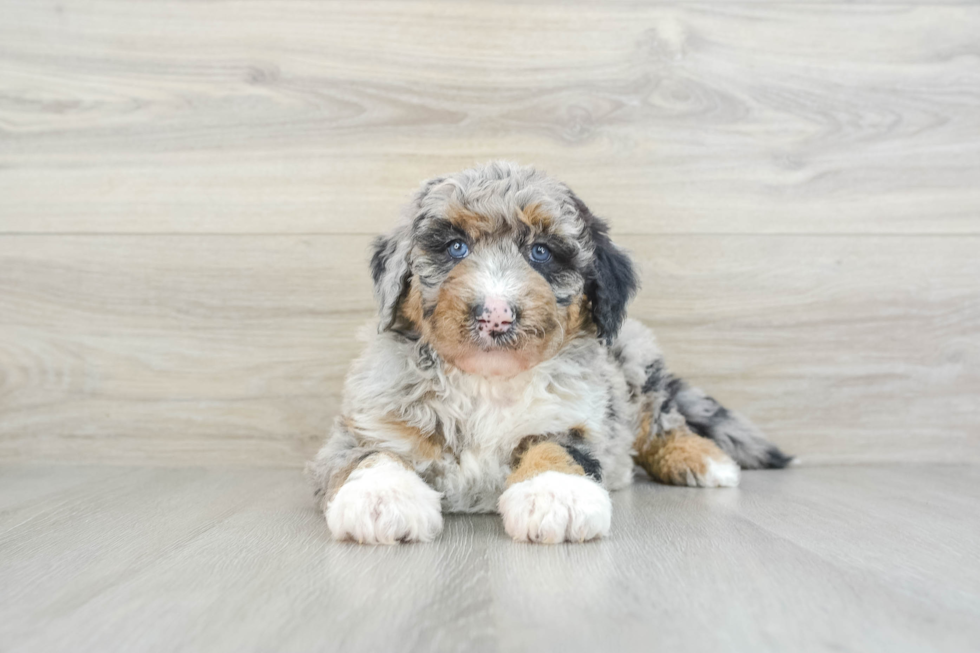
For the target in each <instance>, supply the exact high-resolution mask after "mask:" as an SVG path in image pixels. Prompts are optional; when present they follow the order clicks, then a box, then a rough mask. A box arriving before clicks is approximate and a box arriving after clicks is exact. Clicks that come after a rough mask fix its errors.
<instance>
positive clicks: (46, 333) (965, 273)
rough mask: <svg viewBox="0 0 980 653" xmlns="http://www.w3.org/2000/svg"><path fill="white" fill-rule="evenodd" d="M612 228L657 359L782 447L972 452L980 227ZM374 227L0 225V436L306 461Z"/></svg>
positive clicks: (346, 345)
mask: <svg viewBox="0 0 980 653" xmlns="http://www.w3.org/2000/svg"><path fill="white" fill-rule="evenodd" d="M626 242H627V244H628V245H629V246H630V247H631V248H632V249H633V250H634V252H635V254H636V256H637V261H638V264H639V266H640V269H641V271H642V278H643V284H644V289H643V290H642V291H641V293H640V295H639V297H638V298H637V300H636V301H635V302H634V304H633V307H632V309H631V315H633V316H634V317H637V318H640V319H642V320H644V321H645V322H647V323H648V324H650V325H651V326H653V328H654V330H655V331H656V333H657V334H658V336H659V338H660V340H661V344H662V345H663V347H664V349H665V351H666V353H667V357H668V363H669V364H670V366H671V367H672V369H673V370H674V371H676V372H677V373H679V374H681V375H683V376H685V377H687V378H689V379H690V380H692V381H693V382H695V383H696V384H698V385H700V386H702V387H704V388H705V389H707V390H708V391H710V392H711V393H712V394H713V395H715V396H716V397H717V398H718V399H719V400H721V401H722V402H724V403H726V404H728V405H730V406H732V407H736V408H738V409H739V410H742V411H743V412H745V413H746V414H747V415H749V416H751V417H752V419H754V420H755V421H756V422H758V423H759V424H760V425H761V426H762V427H763V429H764V430H766V431H767V432H768V433H769V435H770V436H771V437H772V439H773V440H775V441H776V442H777V443H779V444H780V445H781V446H782V447H784V448H785V449H786V450H787V451H789V452H791V453H794V454H797V455H799V456H801V457H803V458H804V459H805V460H806V461H808V462H810V463H822V462H862V461H867V462H874V461H878V462H880V461H888V460H892V461H899V460H905V461H948V462H956V461H964V460H972V461H980V429H978V424H980V406H978V404H977V401H976V397H977V396H978V393H980V337H978V333H980V286H978V283H977V279H978V278H980V257H977V256H976V252H977V250H978V247H980V239H978V238H976V237H962V238H958V239H948V238H940V237H913V236H888V237H877V236H876V237H871V236H867V237H853V236H826V237H819V238H817V237H812V236H779V237H776V236H738V237H735V236H707V235H705V236H644V237H632V238H629V239H627V240H626ZM368 243H369V238H367V237H362V236H277V237H269V236H209V237H194V236H154V237H144V236H116V237H108V236H77V237H48V236H20V237H7V238H0V269H2V270H4V274H3V275H2V276H0V413H2V415H3V419H2V420H0V457H3V458H6V459H17V460H30V459H35V458H40V459H49V460H67V461H80V460H87V461H114V462H118V463H125V462H129V463H134V462H152V463H156V464H166V463H191V464H195V463H204V464H208V463H210V464H271V465H298V464H300V463H301V462H302V461H303V460H305V459H307V458H308V457H309V456H310V455H312V453H313V452H314V451H315V450H316V448H317V446H318V444H319V443H320V441H321V440H322V438H323V437H324V435H325V434H326V432H327V430H328V428H329V424H330V423H331V420H332V417H333V416H334V415H335V414H336V412H337V411H338V409H339V402H340V396H341V391H342V383H343V375H344V373H345V372H346V369H347V366H348V364H349V362H350V360H352V358H353V357H354V356H355V355H356V354H357V353H358V351H359V350H360V348H361V346H362V345H361V343H359V342H358V341H357V339H356V335H357V332H358V330H359V329H361V328H368V329H370V325H369V323H370V321H371V319H372V316H373V314H374V305H373V300H372V294H371V287H370V279H369V275H368V271H367V256H368V251H367V250H368Z"/></svg>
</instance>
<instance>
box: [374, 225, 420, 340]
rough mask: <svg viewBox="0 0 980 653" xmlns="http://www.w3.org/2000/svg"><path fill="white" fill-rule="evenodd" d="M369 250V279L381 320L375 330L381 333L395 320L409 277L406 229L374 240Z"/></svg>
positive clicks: (408, 248) (408, 242) (403, 228)
mask: <svg viewBox="0 0 980 653" xmlns="http://www.w3.org/2000/svg"><path fill="white" fill-rule="evenodd" d="M371 249H372V254H371V278H372V279H374V297H375V299H377V301H378V314H379V316H380V318H381V320H380V322H379V324H378V330H379V331H385V330H387V329H389V328H391V325H392V323H393V322H394V321H395V312H396V309H397V308H398V302H399V300H400V299H401V297H402V295H403V294H404V293H405V290H406V288H407V287H408V280H409V278H410V276H411V269H410V267H409V253H410V251H411V239H410V236H409V230H408V229H407V228H406V227H405V226H403V225H399V226H398V227H396V228H395V229H394V230H393V231H392V232H391V233H388V234H386V235H384V236H378V237H377V238H375V240H374V243H373V244H372V245H371Z"/></svg>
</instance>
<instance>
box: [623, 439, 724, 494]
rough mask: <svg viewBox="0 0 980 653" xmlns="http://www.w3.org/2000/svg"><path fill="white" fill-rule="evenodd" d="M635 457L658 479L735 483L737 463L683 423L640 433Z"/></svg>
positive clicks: (708, 484)
mask: <svg viewBox="0 0 980 653" xmlns="http://www.w3.org/2000/svg"><path fill="white" fill-rule="evenodd" d="M634 458H635V460H636V462H637V463H639V464H640V466H641V467H643V469H645V470H646V472H647V473H648V474H649V475H650V476H651V477H653V479H654V480H657V481H660V482H661V483H667V484H669V485H690V486H692V487H735V486H737V485H738V480H739V467H738V463H736V462H735V461H734V460H732V458H731V457H730V456H729V455H728V454H726V453H725V452H724V451H722V450H721V449H719V448H718V445H716V444H715V443H714V442H712V441H711V440H709V439H707V438H703V437H701V436H699V435H695V434H694V433H691V432H690V431H688V430H687V429H686V428H683V427H682V428H677V429H674V430H672V431H668V432H667V433H664V434H657V435H652V434H647V435H644V434H641V436H640V437H639V438H637V441H636V445H635V453H634Z"/></svg>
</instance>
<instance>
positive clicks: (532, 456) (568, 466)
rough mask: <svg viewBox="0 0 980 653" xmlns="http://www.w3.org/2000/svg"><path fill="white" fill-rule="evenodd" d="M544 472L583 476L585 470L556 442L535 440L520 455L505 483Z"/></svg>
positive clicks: (525, 478) (523, 479)
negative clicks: (515, 466) (535, 441)
mask: <svg viewBox="0 0 980 653" xmlns="http://www.w3.org/2000/svg"><path fill="white" fill-rule="evenodd" d="M544 472H561V473H563V474H574V475H576V476H585V470H584V469H582V466H581V465H579V464H578V463H576V462H575V459H574V458H572V456H571V455H570V454H569V453H568V452H567V451H565V448H564V447H563V446H561V445H560V444H558V443H557V442H537V443H534V444H532V445H531V446H529V447H528V448H527V451H525V452H524V455H522V456H521V458H520V461H519V462H518V463H517V468H516V469H514V471H513V472H511V474H510V476H508V477H507V485H508V486H511V485H513V484H514V483H520V482H521V481H526V480H528V479H529V478H534V477H535V476H537V475H538V474H543V473H544Z"/></svg>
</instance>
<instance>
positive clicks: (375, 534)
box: [326, 458, 442, 544]
mask: <svg viewBox="0 0 980 653" xmlns="http://www.w3.org/2000/svg"><path fill="white" fill-rule="evenodd" d="M440 498H441V495H440V494H439V493H438V492H436V491H435V490H433V489H432V488H430V487H429V486H428V485H426V484H425V482H424V481H423V480H422V479H421V478H419V477H418V475H417V474H416V473H415V472H413V471H411V470H409V469H406V468H405V467H403V466H402V465H400V464H399V463H398V462H396V461H395V460H392V459H390V458H380V459H379V460H378V461H377V462H376V463H374V464H373V465H372V466H370V467H364V468H359V469H356V470H354V471H353V472H352V473H351V475H350V476H349V477H348V478H347V481H346V482H345V483H344V485H343V486H342V487H341V488H340V490H338V491H337V494H336V496H334V498H333V499H332V500H331V501H330V503H329V505H327V510H326V517H327V526H328V527H329V528H330V533H331V534H332V535H333V536H334V538H336V539H338V540H354V541H355V542H358V543H360V544H396V543H398V542H430V541H432V539H433V538H434V537H435V536H436V535H438V534H439V532H440V531H441V530H442V507H441V505H440Z"/></svg>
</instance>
